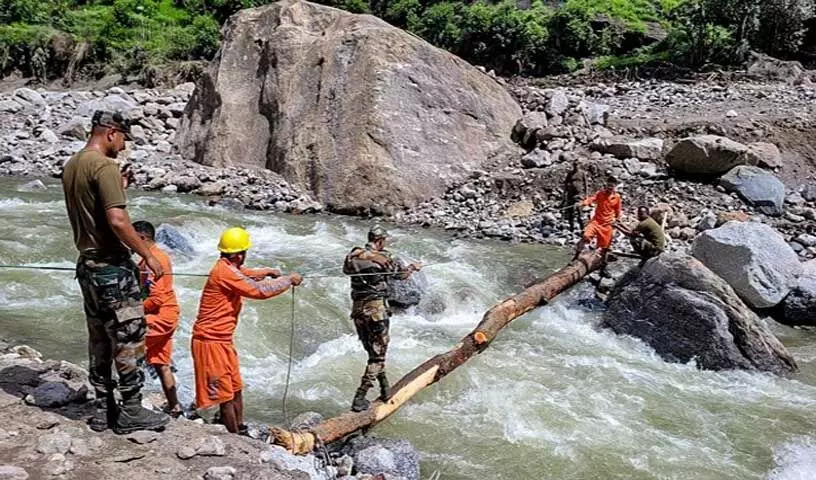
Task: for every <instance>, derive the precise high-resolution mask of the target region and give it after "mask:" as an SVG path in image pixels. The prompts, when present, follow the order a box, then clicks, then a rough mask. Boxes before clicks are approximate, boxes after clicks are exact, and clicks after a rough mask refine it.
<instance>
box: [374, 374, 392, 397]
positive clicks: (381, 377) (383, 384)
mask: <svg viewBox="0 0 816 480" xmlns="http://www.w3.org/2000/svg"><path fill="white" fill-rule="evenodd" d="M377 381H378V382H379V383H380V401H381V402H387V401H388V393H389V390H390V389H391V385H389V383H388V377H386V376H385V372H380V373H379V374H378V375H377Z"/></svg>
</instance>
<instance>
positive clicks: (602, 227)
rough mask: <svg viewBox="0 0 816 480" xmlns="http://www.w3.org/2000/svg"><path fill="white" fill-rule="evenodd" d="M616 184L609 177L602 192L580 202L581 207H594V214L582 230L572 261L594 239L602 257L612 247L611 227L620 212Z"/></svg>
mask: <svg viewBox="0 0 816 480" xmlns="http://www.w3.org/2000/svg"><path fill="white" fill-rule="evenodd" d="M617 183H618V181H617V179H616V178H615V177H613V176H609V177H608V178H607V179H606V183H605V184H604V185H605V186H604V188H603V190H600V191H598V192H597V193H596V194H595V195H592V196H591V197H589V198H587V199H586V200H584V201H583V202H581V204H580V205H581V206H582V207H588V206H590V205H595V214H594V215H593V216H592V220H590V221H589V223H588V224H587V226H586V228H584V234H583V236H582V238H581V240H580V241H579V242H578V245H577V246H576V247H575V256H574V257H573V260H574V259H576V258H578V255H580V254H581V253H582V252H583V251H584V247H586V246H587V245H588V244H589V243H591V242H592V240H594V239H597V240H596V246H597V248H598V249H600V250H601V251H602V252H603V254H604V255H605V254H606V253H607V252H608V251H609V247H611V246H612V236H613V235H614V233H615V228H614V226H613V225H614V224H615V222H616V221H617V220H618V219H619V218H620V216H621V212H622V202H621V196H620V194H619V193H618V192H616V191H615V188H616V186H617Z"/></svg>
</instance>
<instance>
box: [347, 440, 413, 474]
mask: <svg viewBox="0 0 816 480" xmlns="http://www.w3.org/2000/svg"><path fill="white" fill-rule="evenodd" d="M342 453H344V454H346V455H349V456H351V457H352V458H353V459H354V465H355V467H356V468H357V471H359V472H362V473H368V474H372V475H376V474H381V473H382V474H387V475H394V476H397V477H403V478H405V479H407V480H419V478H420V469H419V453H418V452H417V451H416V449H415V448H414V446H413V445H411V443H410V442H408V441H407V440H390V439H383V438H375V437H366V436H360V437H355V438H353V439H352V440H350V441H349V442H348V443H347V444H346V445H345V446H344V447H343V449H342Z"/></svg>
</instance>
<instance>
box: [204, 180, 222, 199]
mask: <svg viewBox="0 0 816 480" xmlns="http://www.w3.org/2000/svg"><path fill="white" fill-rule="evenodd" d="M226 188H227V182H225V181H223V180H218V181H217V182H208V183H205V184H203V185H201V186H200V187H199V188H198V190H197V192H196V193H198V194H199V195H203V196H205V197H212V196H215V195H221V194H222V193H224V189H226Z"/></svg>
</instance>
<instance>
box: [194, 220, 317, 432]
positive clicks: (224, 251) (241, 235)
mask: <svg viewBox="0 0 816 480" xmlns="http://www.w3.org/2000/svg"><path fill="white" fill-rule="evenodd" d="M251 246H252V243H251V242H250V240H249V232H247V231H246V230H244V229H243V228H238V227H233V228H228V229H227V230H225V231H224V233H222V234H221V238H220V239H219V241H218V250H219V251H220V252H221V258H219V259H218V261H217V262H216V263H215V266H213V268H212V270H211V271H210V275H209V277H208V278H207V283H206V284H205V285H204V291H203V292H202V293H201V301H200V302H199V305H198V317H197V318H196V321H195V324H194V325H193V339H192V342H191V350H192V353H193V368H194V370H195V390H196V408H199V409H204V408H209V407H211V406H213V405H218V406H219V415H220V421H221V423H223V424H224V426H226V427H227V430H228V431H229V432H231V433H242V434H245V433H246V426H245V425H244V400H243V394H242V392H241V391H242V390H243V388H244V383H243V380H242V379H241V371H240V369H239V366H238V353H237V352H236V351H235V343H234V339H233V338H234V336H235V328H236V327H237V326H238V314H239V313H241V307H242V305H243V298H244V297H247V298H254V299H257V300H264V299H267V298H272V297H274V296H277V295H280V294H281V293H283V292H285V291H286V290H288V289H289V287H290V286H293V287H296V286H298V285H300V284H301V282H302V281H303V277H301V276H300V274H297V273H290V274H289V275H285V276H281V272H280V270H278V269H275V268H247V267H245V266H244V262H245V261H246V257H247V250H249V247H251ZM267 277H271V279H267Z"/></svg>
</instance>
